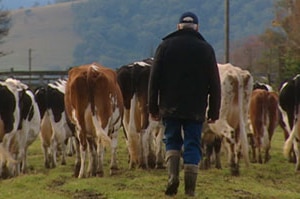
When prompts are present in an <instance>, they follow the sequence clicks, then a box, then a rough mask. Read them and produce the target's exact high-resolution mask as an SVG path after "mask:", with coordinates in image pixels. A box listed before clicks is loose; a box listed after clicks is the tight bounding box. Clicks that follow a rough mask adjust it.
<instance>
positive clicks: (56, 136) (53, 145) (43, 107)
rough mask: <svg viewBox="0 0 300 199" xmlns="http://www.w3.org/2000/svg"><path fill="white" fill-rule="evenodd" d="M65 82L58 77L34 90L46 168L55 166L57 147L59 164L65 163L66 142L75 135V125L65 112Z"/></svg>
mask: <svg viewBox="0 0 300 199" xmlns="http://www.w3.org/2000/svg"><path fill="white" fill-rule="evenodd" d="M66 82H67V80H66V79H58V80H56V81H54V82H52V83H48V84H47V86H46V87H43V86H42V87H39V88H37V89H36V91H35V98H36V100H37V102H38V105H39V110H40V112H41V118H42V123H41V134H40V138H41V144H42V149H43V153H44V165H45V167H46V168H54V167H56V165H57V153H58V149H60V151H61V153H62V157H61V164H62V165H65V164H66V146H67V145H66V144H67V142H68V140H69V139H72V137H74V136H75V126H74V124H72V123H71V122H70V120H69V118H68V117H67V116H66V113H65V104H64V94H65V85H66ZM76 151H77V152H78V149H77V150H76Z"/></svg>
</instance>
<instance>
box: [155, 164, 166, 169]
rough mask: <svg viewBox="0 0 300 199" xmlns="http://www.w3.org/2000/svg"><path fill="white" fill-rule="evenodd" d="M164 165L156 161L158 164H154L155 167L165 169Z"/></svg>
mask: <svg viewBox="0 0 300 199" xmlns="http://www.w3.org/2000/svg"><path fill="white" fill-rule="evenodd" d="M165 168H166V167H165V166H164V164H163V163H158V164H156V166H155V169H165Z"/></svg>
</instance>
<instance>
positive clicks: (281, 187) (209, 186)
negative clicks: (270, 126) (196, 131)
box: [0, 129, 300, 199]
mask: <svg viewBox="0 0 300 199" xmlns="http://www.w3.org/2000/svg"><path fill="white" fill-rule="evenodd" d="M119 138H120V139H119V140H120V142H119V149H118V161H119V166H120V170H119V173H118V174H117V175H115V176H109V168H108V167H109V150H108V151H107V153H106V158H105V165H104V167H105V175H104V177H102V178H99V177H92V178H85V179H76V178H74V177H72V174H73V166H74V158H73V157H68V159H67V165H64V166H62V165H59V166H57V167H56V168H54V169H45V168H44V166H43V155H42V150H41V146H40V140H39V139H37V140H36V142H35V143H34V144H33V145H32V146H31V147H30V148H29V156H28V157H29V159H28V165H29V171H28V174H24V175H21V176H18V177H15V178H11V179H6V180H0V187H1V188H0V189H1V191H0V198H10V199H24V198H30V199H48V198H49V199H50V198H51V199H65V198H74V199H112V198H116V199H127V198H130V199H131V198H141V199H142V198H145V199H147V198H170V197H166V196H165V195H164V190H165V185H166V182H167V172H166V170H155V169H153V170H151V169H149V170H143V169H134V170H129V169H128V163H127V157H128V154H127V150H126V148H125V142H124V137H123V134H122V133H120V136H119ZM282 146H283V134H282V132H281V129H278V130H277V132H276V133H275V135H274V137H273V140H272V149H271V156H272V159H271V160H270V161H269V162H268V163H267V164H264V165H260V164H251V165H250V166H249V167H248V168H246V167H245V164H244V162H243V161H242V162H241V171H240V173H241V175H240V176H239V177H233V176H231V175H230V171H229V168H228V167H227V165H226V158H225V157H224V156H223V157H222V163H223V169H222V170H218V169H214V168H213V169H210V170H200V171H199V175H198V181H197V187H196V192H197V197H196V198H206V199H217V198H218V199H219V198H222V199H297V198H299V199H300V189H299V185H300V176H299V175H300V174H296V173H295V171H294V168H295V165H294V164H291V163H288V162H287V160H286V159H285V158H284V157H283V155H282ZM180 181H181V184H180V187H179V191H178V194H177V195H176V196H175V197H174V198H186V197H185V196H184V191H183V172H181V173H180Z"/></svg>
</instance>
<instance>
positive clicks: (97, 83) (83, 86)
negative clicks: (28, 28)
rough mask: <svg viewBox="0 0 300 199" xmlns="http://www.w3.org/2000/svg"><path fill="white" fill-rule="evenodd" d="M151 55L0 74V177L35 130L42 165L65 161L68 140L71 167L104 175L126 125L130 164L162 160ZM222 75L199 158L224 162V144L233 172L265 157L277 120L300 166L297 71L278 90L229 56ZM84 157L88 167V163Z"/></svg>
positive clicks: (12, 170)
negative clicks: (151, 101) (150, 102)
mask: <svg viewBox="0 0 300 199" xmlns="http://www.w3.org/2000/svg"><path fill="white" fill-rule="evenodd" d="M152 64H153V59H152V58H148V59H145V60H141V61H138V62H134V63H131V64H128V65H124V66H121V67H120V68H119V69H117V70H113V69H110V68H107V67H104V66H101V65H100V64H97V63H92V64H88V65H82V66H79V67H74V68H72V69H70V71H69V73H68V78H67V79H59V80H57V81H55V82H52V83H49V84H47V85H45V86H41V87H38V88H36V89H35V90H31V89H30V88H29V87H28V86H27V85H25V84H24V83H22V82H20V81H19V80H16V79H13V78H8V79H6V80H3V81H0V178H7V177H12V176H17V175H19V174H20V173H25V172H26V163H27V149H28V147H29V146H30V145H31V144H32V143H33V142H34V141H35V140H36V139H37V138H38V137H40V139H41V145H42V149H43V153H44V165H45V167H46V168H53V167H55V166H56V165H57V154H58V153H61V164H66V151H67V145H68V144H70V145H71V146H73V148H74V155H75V169H74V175H75V177H78V178H83V177H88V176H103V174H104V173H103V171H104V170H103V158H104V152H105V148H106V147H110V149H111V150H110V151H111V163H110V174H114V173H115V172H116V170H117V169H118V165H117V152H116V150H117V145H118V133H119V130H120V128H122V129H123V131H124V135H125V138H126V144H127V149H128V157H129V160H128V162H129V168H134V167H142V168H154V167H155V168H164V164H165V162H164V147H163V132H164V126H163V125H162V123H161V122H157V121H152V120H151V119H150V117H149V114H148V110H147V98H148V96H147V93H148V79H149V74H150V70H151V66H152ZM218 68H219V72H220V80H221V90H222V99H221V109H220V118H219V119H218V120H217V121H216V122H215V123H213V124H211V123H210V124H206V123H204V126H203V133H202V153H203V156H204V157H203V161H201V168H206V169H207V168H209V167H210V165H211V161H212V160H214V161H215V164H216V168H222V165H221V160H220V156H221V149H224V154H226V155H227V158H228V164H229V166H230V169H231V173H232V175H239V164H240V160H241V159H243V160H244V161H245V165H246V166H248V165H249V164H250V162H259V163H267V162H268V160H270V154H269V150H270V148H271V140H272V136H273V133H274V131H275V129H276V128H277V126H278V125H280V126H281V128H282V129H283V132H284V135H285V139H286V141H285V143H284V147H283V148H284V155H285V156H286V157H289V158H290V161H294V162H295V163H296V171H300V159H299V158H300V157H299V156H300V154H299V153H300V131H299V128H300V120H298V117H300V75H296V76H295V77H294V78H293V79H291V80H288V81H286V82H285V83H284V84H282V86H281V88H280V90H279V91H278V92H276V91H274V90H273V89H272V88H271V87H270V86H269V85H266V84H262V83H254V81H253V77H252V75H251V74H250V73H249V72H248V71H247V70H243V69H241V68H239V67H236V66H233V65H231V64H218ZM213 155H214V156H213ZM86 164H88V165H87V167H86Z"/></svg>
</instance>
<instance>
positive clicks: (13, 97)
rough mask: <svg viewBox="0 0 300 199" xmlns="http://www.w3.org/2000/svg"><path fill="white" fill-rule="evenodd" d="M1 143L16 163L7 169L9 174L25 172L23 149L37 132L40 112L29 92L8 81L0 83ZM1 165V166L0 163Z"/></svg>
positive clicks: (24, 149)
mask: <svg viewBox="0 0 300 199" xmlns="http://www.w3.org/2000/svg"><path fill="white" fill-rule="evenodd" d="M0 90H1V91H0V104H1V105H0V106H1V107H0V114H1V125H0V126H1V127H0V129H1V130H0V131H1V133H0V134H1V136H0V137H1V139H0V140H1V141H2V142H1V144H2V147H3V148H4V150H7V152H8V153H10V154H11V156H12V157H13V158H14V159H15V160H16V161H17V163H16V164H14V165H13V166H12V167H10V168H8V170H9V171H10V172H11V174H12V175H19V173H20V172H22V173H25V171H26V167H27V149H28V147H29V146H30V145H31V144H32V143H33V142H34V141H35V140H36V138H37V136H38V134H39V131H40V112H39V109H38V105H37V103H36V101H35V98H34V94H33V92H32V91H31V90H30V89H29V88H28V86H27V85H25V84H23V83H21V82H20V81H18V80H16V79H12V78H8V79H7V80H5V81H4V82H1V83H0ZM1 164H2V166H5V163H4V162H2V163H1Z"/></svg>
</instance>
